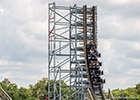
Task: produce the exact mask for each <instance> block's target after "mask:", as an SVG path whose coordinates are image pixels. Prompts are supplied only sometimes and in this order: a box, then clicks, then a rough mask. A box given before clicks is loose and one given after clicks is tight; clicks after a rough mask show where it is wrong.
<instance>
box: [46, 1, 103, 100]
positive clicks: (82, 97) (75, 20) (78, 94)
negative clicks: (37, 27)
mask: <svg viewBox="0 0 140 100" xmlns="http://www.w3.org/2000/svg"><path fill="white" fill-rule="evenodd" d="M48 16H49V18H48V31H49V33H48V97H49V100H64V98H65V100H87V99H88V100H99V98H100V99H101V100H105V95H104V92H103V90H102V88H103V83H104V81H105V80H103V79H101V77H100V75H102V74H103V71H101V70H100V66H101V63H100V64H99V65H98V66H95V67H94V68H93V67H91V64H90V57H89V56H88V52H89V50H88V48H87V46H88V43H89V42H93V43H94V44H95V45H96V46H97V35H96V34H97V10H96V7H95V6H93V7H91V8H87V7H86V6H83V7H77V6H76V5H74V6H70V7H64V6H56V5H55V3H50V4H49V13H48ZM92 73H94V75H93V74H92ZM97 76H98V77H97ZM95 80H96V82H97V83H98V84H97V83H95ZM65 83H66V84H67V85H66V84H65ZM64 88H65V89H66V90H65V91H64Z"/></svg>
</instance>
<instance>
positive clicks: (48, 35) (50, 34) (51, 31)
mask: <svg viewBox="0 0 140 100" xmlns="http://www.w3.org/2000/svg"><path fill="white" fill-rule="evenodd" d="M53 30H54V27H53V28H52V30H51V31H50V33H49V35H48V36H49V37H50V35H51V33H52V31H53Z"/></svg>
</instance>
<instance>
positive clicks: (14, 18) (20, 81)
mask: <svg viewBox="0 0 140 100" xmlns="http://www.w3.org/2000/svg"><path fill="white" fill-rule="evenodd" d="M50 2H52V0H0V81H2V80H3V79H4V78H9V80H10V81H11V82H15V83H16V84H17V85H18V86H23V87H28V85H29V84H33V83H35V82H37V80H39V79H41V78H42V77H45V76H47V34H48V33H47V17H48V15H47V14H48V13H47V12H48V3H50ZM54 2H56V5H62V6H69V5H74V4H77V5H78V6H83V5H85V4H87V5H88V6H89V7H91V6H93V5H96V6H98V38H99V40H98V42H99V48H98V49H99V50H100V52H101V53H102V59H101V60H102V61H103V67H102V69H103V70H104V71H105V75H104V76H103V77H104V78H105V79H106V85H105V88H106V89H107V88H111V89H115V88H127V87H132V86H135V84H137V83H140V28H139V27H140V0H55V1H54Z"/></svg>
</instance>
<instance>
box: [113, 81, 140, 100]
mask: <svg viewBox="0 0 140 100" xmlns="http://www.w3.org/2000/svg"><path fill="white" fill-rule="evenodd" d="M112 94H113V96H114V97H122V96H123V97H139V100H140V83H139V84H136V87H133V88H127V89H114V90H112Z"/></svg>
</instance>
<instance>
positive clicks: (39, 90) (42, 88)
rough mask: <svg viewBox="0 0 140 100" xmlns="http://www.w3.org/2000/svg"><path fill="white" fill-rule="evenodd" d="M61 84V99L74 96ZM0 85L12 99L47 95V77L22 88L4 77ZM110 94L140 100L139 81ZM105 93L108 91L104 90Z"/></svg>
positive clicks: (42, 98) (37, 99)
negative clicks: (133, 85) (131, 86)
mask: <svg viewBox="0 0 140 100" xmlns="http://www.w3.org/2000/svg"><path fill="white" fill-rule="evenodd" d="M59 82H60V81H56V82H55V83H56V84H57V85H56V91H57V93H59V92H60V88H59ZM50 84H51V87H52V88H51V93H50V94H51V97H50V99H53V96H54V91H53V85H54V81H53V80H51V81H50ZM61 84H62V85H63V86H64V87H61V93H62V94H63V96H62V100H65V99H66V98H67V97H68V96H69V95H72V98H71V99H74V98H75V95H74V94H69V92H70V91H73V93H74V92H75V90H72V89H71V90H70V88H69V87H67V84H66V83H65V82H64V81H61ZM0 86H1V87H2V88H3V89H4V90H5V91H6V92H7V93H8V94H9V96H10V97H11V98H12V99H13V100H45V97H48V91H47V90H48V79H47V78H42V80H39V81H38V82H37V83H36V84H34V85H32V84H30V85H29V88H28V89H27V88H24V87H20V88H18V86H17V85H16V84H15V83H11V82H10V81H9V80H8V79H4V81H2V82H0ZM112 94H113V96H114V97H121V96H124V97H139V100H140V83H139V84H136V87H133V88H127V89H114V90H112ZM106 95H108V93H107V92H106ZM58 98H59V97H58Z"/></svg>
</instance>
